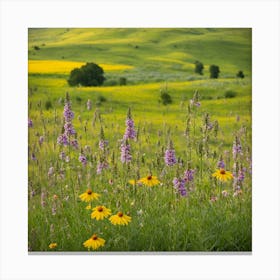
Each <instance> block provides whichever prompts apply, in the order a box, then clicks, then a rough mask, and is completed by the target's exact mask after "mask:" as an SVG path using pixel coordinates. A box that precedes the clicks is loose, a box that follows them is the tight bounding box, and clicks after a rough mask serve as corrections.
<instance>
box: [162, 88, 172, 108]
mask: <svg viewBox="0 0 280 280" xmlns="http://www.w3.org/2000/svg"><path fill="white" fill-rule="evenodd" d="M160 102H161V103H162V104H163V105H168V104H171V103H172V98H171V95H170V94H168V89H167V85H165V86H164V87H162V88H161V89H160Z"/></svg>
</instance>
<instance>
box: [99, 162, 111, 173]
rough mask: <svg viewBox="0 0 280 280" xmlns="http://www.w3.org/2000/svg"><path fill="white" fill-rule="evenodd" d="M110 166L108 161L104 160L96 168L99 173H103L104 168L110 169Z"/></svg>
mask: <svg viewBox="0 0 280 280" xmlns="http://www.w3.org/2000/svg"><path fill="white" fill-rule="evenodd" d="M108 168H109V164H108V162H106V161H103V162H99V163H98V165H97V168H96V173H97V174H101V172H102V170H103V169H108Z"/></svg>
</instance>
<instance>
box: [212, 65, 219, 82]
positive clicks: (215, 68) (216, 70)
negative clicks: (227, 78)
mask: <svg viewBox="0 0 280 280" xmlns="http://www.w3.org/2000/svg"><path fill="white" fill-rule="evenodd" d="M209 71H210V78H211V79H217V78H218V77H219V73H220V68H219V66H217V65H210V67H209Z"/></svg>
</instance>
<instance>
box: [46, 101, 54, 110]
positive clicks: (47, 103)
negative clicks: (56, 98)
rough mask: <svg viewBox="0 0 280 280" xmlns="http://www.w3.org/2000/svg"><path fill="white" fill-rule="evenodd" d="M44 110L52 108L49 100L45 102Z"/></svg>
mask: <svg viewBox="0 0 280 280" xmlns="http://www.w3.org/2000/svg"><path fill="white" fill-rule="evenodd" d="M45 108H46V110H49V109H51V108H52V102H51V101H50V100H47V101H46V103H45Z"/></svg>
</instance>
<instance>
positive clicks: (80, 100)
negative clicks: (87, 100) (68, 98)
mask: <svg viewBox="0 0 280 280" xmlns="http://www.w3.org/2000/svg"><path fill="white" fill-rule="evenodd" d="M76 101H77V102H78V103H79V104H80V103H81V102H82V98H81V97H80V96H76Z"/></svg>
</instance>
